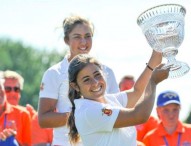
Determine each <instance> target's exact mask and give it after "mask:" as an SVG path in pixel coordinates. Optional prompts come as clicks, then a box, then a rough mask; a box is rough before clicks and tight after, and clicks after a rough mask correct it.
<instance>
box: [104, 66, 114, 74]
mask: <svg viewBox="0 0 191 146" xmlns="http://www.w3.org/2000/svg"><path fill="white" fill-rule="evenodd" d="M102 68H103V71H104V72H109V73H110V72H112V73H113V70H112V69H111V68H110V67H108V66H107V65H104V64H102Z"/></svg>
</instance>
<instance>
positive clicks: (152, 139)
mask: <svg viewBox="0 0 191 146" xmlns="http://www.w3.org/2000/svg"><path fill="white" fill-rule="evenodd" d="M179 133H180V135H181V136H180V146H183V145H191V124H183V123H181V122H180V121H178V126H177V128H176V130H175V132H173V133H172V134H171V135H170V134H168V133H167V132H166V131H165V129H164V127H163V125H162V122H161V123H160V124H159V125H158V126H157V128H155V129H153V130H152V131H150V132H149V133H147V134H146V136H145V137H144V139H143V143H144V144H145V145H146V146H159V145H166V146H177V145H178V139H179V138H178V137H179V136H178V135H179ZM163 137H165V138H166V141H167V143H168V145H167V144H166V143H165V140H164V138H163Z"/></svg>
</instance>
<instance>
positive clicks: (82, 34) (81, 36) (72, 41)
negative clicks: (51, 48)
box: [65, 24, 93, 59]
mask: <svg viewBox="0 0 191 146" xmlns="http://www.w3.org/2000/svg"><path fill="white" fill-rule="evenodd" d="M92 35H93V34H92V30H91V28H90V26H89V25H87V24H77V25H76V26H75V27H74V28H73V29H72V31H71V32H70V33H69V35H68V38H67V39H65V42H66V44H67V45H68V46H69V48H70V53H71V57H70V59H72V58H73V57H74V56H76V55H78V54H88V53H89V52H90V50H91V47H92Z"/></svg>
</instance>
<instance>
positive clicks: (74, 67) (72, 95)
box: [67, 54, 102, 143]
mask: <svg viewBox="0 0 191 146" xmlns="http://www.w3.org/2000/svg"><path fill="white" fill-rule="evenodd" d="M88 64H95V65H97V66H98V67H99V68H100V69H102V67H101V64H100V63H99V62H98V61H97V60H96V59H95V58H93V57H91V56H90V55H88V54H80V55H77V56H75V57H74V58H73V59H72V60H71V62H70V65H69V68H68V74H69V82H70V83H75V84H76V85H77V76H78V73H79V72H80V71H81V70H82V69H83V68H84V67H86V66H87V65H88ZM79 98H81V95H80V93H79V92H77V91H76V90H75V89H74V88H72V87H71V86H69V99H70V101H71V103H72V111H71V113H70V116H69V119H68V124H67V125H68V127H69V138H70V142H71V143H77V142H78V141H79V140H80V135H79V133H78V130H77V128H76V125H75V116H74V112H75V104H74V100H75V99H79Z"/></svg>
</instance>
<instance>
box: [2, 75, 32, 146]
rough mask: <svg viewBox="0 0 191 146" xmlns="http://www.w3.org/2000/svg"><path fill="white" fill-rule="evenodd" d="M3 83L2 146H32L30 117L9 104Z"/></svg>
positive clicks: (24, 111) (21, 109)
mask: <svg viewBox="0 0 191 146" xmlns="http://www.w3.org/2000/svg"><path fill="white" fill-rule="evenodd" d="M3 81H4V80H3V79H0V146H18V145H21V146H31V121H30V115H29V113H28V112H27V111H26V110H24V109H23V108H20V107H18V106H14V105H11V104H9V103H8V102H7V98H6V94H5V90H4V86H3ZM12 89H14V88H12Z"/></svg>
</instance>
